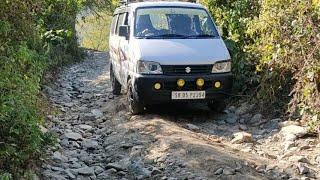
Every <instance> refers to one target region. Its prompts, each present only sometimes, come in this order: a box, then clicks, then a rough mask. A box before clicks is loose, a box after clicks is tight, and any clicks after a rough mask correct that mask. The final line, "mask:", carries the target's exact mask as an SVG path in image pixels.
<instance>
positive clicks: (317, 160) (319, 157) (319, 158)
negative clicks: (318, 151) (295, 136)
mask: <svg viewBox="0 0 320 180" xmlns="http://www.w3.org/2000/svg"><path fill="white" fill-rule="evenodd" d="M314 160H315V162H316V163H317V164H320V155H317V156H316V157H315V159H314Z"/></svg>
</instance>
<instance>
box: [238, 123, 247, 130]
mask: <svg viewBox="0 0 320 180" xmlns="http://www.w3.org/2000/svg"><path fill="white" fill-rule="evenodd" d="M239 129H240V130H243V131H246V130H248V127H247V126H246V125H244V124H240V125H239Z"/></svg>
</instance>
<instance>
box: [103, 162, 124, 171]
mask: <svg viewBox="0 0 320 180" xmlns="http://www.w3.org/2000/svg"><path fill="white" fill-rule="evenodd" d="M111 168H113V169H115V170H117V171H124V170H125V169H124V168H123V167H122V166H121V165H120V164H118V163H108V164H107V165H106V169H111Z"/></svg>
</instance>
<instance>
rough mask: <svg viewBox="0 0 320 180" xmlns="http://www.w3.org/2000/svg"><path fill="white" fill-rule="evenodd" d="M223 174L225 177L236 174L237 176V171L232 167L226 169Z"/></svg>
mask: <svg viewBox="0 0 320 180" xmlns="http://www.w3.org/2000/svg"><path fill="white" fill-rule="evenodd" d="M223 174H224V175H234V174H236V171H235V170H234V169H232V168H231V167H225V168H224V169H223Z"/></svg>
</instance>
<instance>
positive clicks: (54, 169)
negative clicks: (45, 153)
mask: <svg viewBox="0 0 320 180" xmlns="http://www.w3.org/2000/svg"><path fill="white" fill-rule="evenodd" d="M51 169H52V170H53V171H64V169H63V168H61V167H56V166H51Z"/></svg>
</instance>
